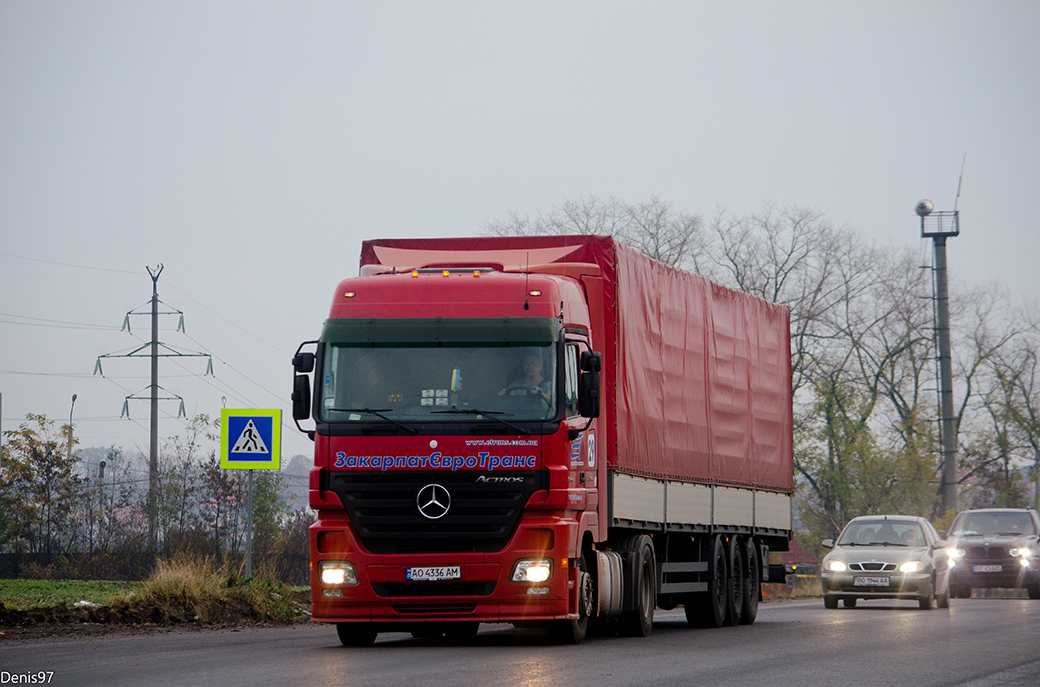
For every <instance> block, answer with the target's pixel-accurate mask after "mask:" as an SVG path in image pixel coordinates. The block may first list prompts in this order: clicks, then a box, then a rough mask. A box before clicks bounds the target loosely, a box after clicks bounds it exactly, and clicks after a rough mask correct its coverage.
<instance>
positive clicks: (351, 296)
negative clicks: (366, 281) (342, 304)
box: [343, 291, 357, 298]
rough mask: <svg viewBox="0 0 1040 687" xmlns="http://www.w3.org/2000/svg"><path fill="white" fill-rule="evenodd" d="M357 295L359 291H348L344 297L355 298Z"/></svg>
mask: <svg viewBox="0 0 1040 687" xmlns="http://www.w3.org/2000/svg"><path fill="white" fill-rule="evenodd" d="M356 295H357V291H347V292H346V293H345V294H343V297H344V298H353V297H354V296H356Z"/></svg>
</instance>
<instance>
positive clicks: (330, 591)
mask: <svg viewBox="0 0 1040 687" xmlns="http://www.w3.org/2000/svg"><path fill="white" fill-rule="evenodd" d="M321 595H322V596H332V597H337V596H343V590H342V589H322V590H321Z"/></svg>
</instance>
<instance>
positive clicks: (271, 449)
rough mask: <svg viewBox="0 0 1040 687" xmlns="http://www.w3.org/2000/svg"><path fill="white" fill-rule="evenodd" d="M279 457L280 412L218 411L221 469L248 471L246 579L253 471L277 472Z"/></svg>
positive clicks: (249, 563) (250, 548)
mask: <svg viewBox="0 0 1040 687" xmlns="http://www.w3.org/2000/svg"><path fill="white" fill-rule="evenodd" d="M281 457H282V411H281V409H278V408H276V409H271V410H255V409H250V408H224V409H223V410H221V411H220V467H221V468H222V469H225V470H248V471H249V475H248V479H247V487H246V489H247V492H246V579H248V578H250V577H252V576H253V470H278V469H279V467H280V463H281Z"/></svg>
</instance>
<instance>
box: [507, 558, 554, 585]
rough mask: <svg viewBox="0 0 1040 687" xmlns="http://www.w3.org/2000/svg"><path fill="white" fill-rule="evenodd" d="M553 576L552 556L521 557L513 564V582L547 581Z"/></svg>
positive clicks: (511, 578)
mask: <svg viewBox="0 0 1040 687" xmlns="http://www.w3.org/2000/svg"><path fill="white" fill-rule="evenodd" d="M550 577H552V559H551V558H521V559H520V560H518V561H517V562H516V565H514V566H513V574H512V575H510V577H509V579H510V581H512V582H545V581H546V580H548V579H549V578H550Z"/></svg>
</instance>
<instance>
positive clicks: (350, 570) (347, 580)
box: [318, 561, 358, 587]
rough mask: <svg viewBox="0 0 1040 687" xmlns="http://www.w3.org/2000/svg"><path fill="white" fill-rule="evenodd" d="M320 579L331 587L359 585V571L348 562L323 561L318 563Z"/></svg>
mask: <svg viewBox="0 0 1040 687" xmlns="http://www.w3.org/2000/svg"><path fill="white" fill-rule="evenodd" d="M318 578H319V579H320V580H321V583H322V584H324V585H327V586H330V587H337V586H340V585H355V584H357V583H358V576H357V570H355V569H354V565H353V564H352V563H348V562H347V561H321V562H320V563H318Z"/></svg>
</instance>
